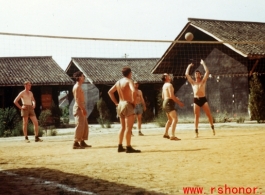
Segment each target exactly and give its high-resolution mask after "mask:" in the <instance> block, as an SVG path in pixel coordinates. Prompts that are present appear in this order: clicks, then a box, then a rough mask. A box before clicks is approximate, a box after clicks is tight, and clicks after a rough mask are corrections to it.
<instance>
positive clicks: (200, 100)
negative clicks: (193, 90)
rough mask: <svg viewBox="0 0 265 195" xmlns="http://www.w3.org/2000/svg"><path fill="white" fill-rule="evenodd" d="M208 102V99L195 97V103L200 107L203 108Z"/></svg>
mask: <svg viewBox="0 0 265 195" xmlns="http://www.w3.org/2000/svg"><path fill="white" fill-rule="evenodd" d="M206 102H207V99H206V97H195V98H194V103H195V104H196V105H198V106H200V107H202V106H203V105H204V104H205V103H206Z"/></svg>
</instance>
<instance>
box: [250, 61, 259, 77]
mask: <svg viewBox="0 0 265 195" xmlns="http://www.w3.org/2000/svg"><path fill="white" fill-rule="evenodd" d="M258 63H259V60H256V62H255V64H254V65H253V67H252V69H251V71H250V72H249V76H251V75H252V74H253V71H254V70H255V68H256V67H257V65H258Z"/></svg>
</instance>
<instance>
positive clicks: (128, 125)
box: [125, 115, 134, 146]
mask: <svg viewBox="0 0 265 195" xmlns="http://www.w3.org/2000/svg"><path fill="white" fill-rule="evenodd" d="M133 123H134V115H130V116H128V117H125V136H126V145H127V146H130V145H131V136H132V128H133Z"/></svg>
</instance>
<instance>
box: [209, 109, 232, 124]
mask: <svg viewBox="0 0 265 195" xmlns="http://www.w3.org/2000/svg"><path fill="white" fill-rule="evenodd" d="M213 122H214V123H225V122H229V118H228V113H227V112H226V111H225V112H218V113H216V114H214V115H213Z"/></svg>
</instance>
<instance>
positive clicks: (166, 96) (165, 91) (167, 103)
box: [162, 73, 184, 141]
mask: <svg viewBox="0 0 265 195" xmlns="http://www.w3.org/2000/svg"><path fill="white" fill-rule="evenodd" d="M162 81H164V85H163V87H162V99H163V110H164V111H165V112H166V115H167V118H168V120H167V123H166V127H165V133H164V136H163V137H164V138H167V139H170V140H176V141H177V140H181V139H179V138H178V137H176V135H175V131H176V127H177V123H178V115H177V112H176V110H175V103H177V104H178V105H179V106H180V107H183V106H184V104H183V103H182V102H181V101H180V100H179V98H178V97H176V96H175V95H174V88H173V85H172V84H171V77H170V76H169V75H168V74H167V73H165V74H163V75H162ZM170 126H171V129H172V136H171V137H170V136H169V134H168V130H169V127H170Z"/></svg>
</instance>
